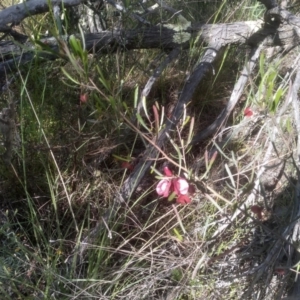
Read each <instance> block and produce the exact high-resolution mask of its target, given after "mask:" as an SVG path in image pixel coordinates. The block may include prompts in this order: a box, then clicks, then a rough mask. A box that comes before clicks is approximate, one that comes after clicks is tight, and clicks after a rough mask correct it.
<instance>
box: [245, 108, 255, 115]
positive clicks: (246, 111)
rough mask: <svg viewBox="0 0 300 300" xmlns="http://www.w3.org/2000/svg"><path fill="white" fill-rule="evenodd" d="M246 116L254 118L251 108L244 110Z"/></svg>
mask: <svg viewBox="0 0 300 300" xmlns="http://www.w3.org/2000/svg"><path fill="white" fill-rule="evenodd" d="M244 116H245V117H252V116H253V111H252V109H251V108H250V107H247V108H246V109H245V110H244Z"/></svg>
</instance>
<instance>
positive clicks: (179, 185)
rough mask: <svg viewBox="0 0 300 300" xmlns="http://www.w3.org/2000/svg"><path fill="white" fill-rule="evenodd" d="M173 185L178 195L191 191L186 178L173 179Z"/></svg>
mask: <svg viewBox="0 0 300 300" xmlns="http://www.w3.org/2000/svg"><path fill="white" fill-rule="evenodd" d="M173 187H174V192H175V193H176V194H177V195H186V194H187V193H188V191H189V184H188V182H187V181H186V180H185V179H184V178H176V179H173Z"/></svg>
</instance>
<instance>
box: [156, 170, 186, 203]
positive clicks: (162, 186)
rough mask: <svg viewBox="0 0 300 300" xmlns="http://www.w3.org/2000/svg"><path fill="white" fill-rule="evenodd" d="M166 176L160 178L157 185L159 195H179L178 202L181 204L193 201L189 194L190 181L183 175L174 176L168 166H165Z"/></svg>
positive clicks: (166, 196)
mask: <svg viewBox="0 0 300 300" xmlns="http://www.w3.org/2000/svg"><path fill="white" fill-rule="evenodd" d="M164 173H165V176H166V177H165V178H164V179H162V180H160V181H159V182H158V184H157V186H156V192H157V194H158V195H159V196H162V197H164V198H168V197H169V196H173V195H175V196H177V199H176V202H177V203H179V204H188V203H190V202H191V199H190V197H189V196H188V192H189V187H190V186H189V183H188V182H187V181H186V180H185V179H184V178H181V177H174V176H173V173H172V172H171V171H170V169H169V168H168V167H164Z"/></svg>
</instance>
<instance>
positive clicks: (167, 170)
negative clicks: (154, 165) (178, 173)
mask: <svg viewBox="0 0 300 300" xmlns="http://www.w3.org/2000/svg"><path fill="white" fill-rule="evenodd" d="M164 173H165V175H166V176H168V177H172V176H173V173H172V171H171V170H170V169H169V168H168V167H164Z"/></svg>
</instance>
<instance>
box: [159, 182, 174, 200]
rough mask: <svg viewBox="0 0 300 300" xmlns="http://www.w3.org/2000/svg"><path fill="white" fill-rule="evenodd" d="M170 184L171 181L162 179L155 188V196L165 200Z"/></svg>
mask: <svg viewBox="0 0 300 300" xmlns="http://www.w3.org/2000/svg"><path fill="white" fill-rule="evenodd" d="M171 184H172V182H171V180H169V179H162V180H161V181H160V182H159V183H158V184H157V186H156V192H157V194H158V195H159V196H163V197H165V198H167V197H169V194H170V187H171Z"/></svg>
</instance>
